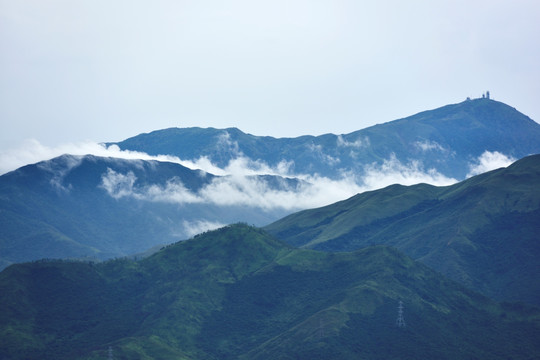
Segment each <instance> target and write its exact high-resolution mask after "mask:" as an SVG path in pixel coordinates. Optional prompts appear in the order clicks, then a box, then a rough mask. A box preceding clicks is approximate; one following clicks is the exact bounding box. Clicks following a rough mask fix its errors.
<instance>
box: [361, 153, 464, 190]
mask: <svg viewBox="0 0 540 360" xmlns="http://www.w3.org/2000/svg"><path fill="white" fill-rule="evenodd" d="M362 182H363V184H364V185H365V186H366V188H368V189H369V190H373V189H379V188H382V187H385V186H388V185H392V184H401V185H413V184H418V183H426V184H431V185H437V186H445V185H451V184H454V183H456V182H457V180H456V179H453V178H448V177H446V176H444V175H442V174H441V173H439V172H437V171H436V170H435V169H428V170H427V171H426V170H425V169H424V168H423V166H422V163H421V162H419V161H410V162H409V163H408V164H403V163H401V162H400V161H399V160H398V159H397V158H396V156H395V155H394V154H392V155H391V156H390V158H389V159H386V160H384V161H383V163H382V164H380V165H379V164H371V165H369V166H366V168H365V175H364V177H363V179H362Z"/></svg>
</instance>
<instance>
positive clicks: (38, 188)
mask: <svg viewBox="0 0 540 360" xmlns="http://www.w3.org/2000/svg"><path fill="white" fill-rule="evenodd" d="M214 179H216V177H215V176H213V175H211V174H207V173H204V172H202V171H193V170H190V169H188V168H185V167H183V166H181V165H178V164H173V163H167V162H157V161H142V160H122V159H114V158H100V157H95V156H70V155H65V156H61V157H58V158H55V159H52V160H49V161H44V162H41V163H38V164H33V165H28V166H25V167H22V168H20V169H18V170H16V171H13V172H11V173H8V174H4V175H2V176H0V269H2V268H4V267H5V266H7V265H9V264H10V263H13V262H21V261H29V260H35V259H41V258H85V257H86V258H97V259H107V258H111V257H115V256H125V255H130V254H135V253H139V252H143V251H145V250H147V249H149V248H151V247H154V246H156V245H163V244H169V243H173V242H176V241H178V240H180V239H186V238H189V237H190V236H191V235H192V233H190V227H191V226H194V227H197V226H198V225H197V224H199V223H201V222H202V223H204V222H205V221H206V222H210V223H218V224H227V223H231V222H237V221H249V222H250V223H253V224H264V223H267V222H269V221H271V219H272V220H273V219H278V218H279V217H281V216H283V215H285V214H286V213H287V212H285V210H283V209H270V210H268V211H263V210H261V211H253V209H252V208H250V207H247V206H236V205H219V204H213V203H208V202H189V201H186V202H182V199H183V198H187V199H188V200H189V196H190V194H194V193H197V191H199V190H200V189H201V188H202V187H204V186H206V185H208V184H210V183H211V182H212V181H213V180H214ZM259 181H261V182H265V183H266V184H268V187H269V188H271V189H272V188H279V186H288V183H286V182H282V181H281V179H275V178H274V177H269V176H267V177H261V178H260V179H259ZM291 181H292V180H289V182H291ZM282 184H285V185H282ZM291 186H294V184H292V185H291ZM156 194H157V195H156ZM159 194H161V195H159ZM192 224H194V225H192Z"/></svg>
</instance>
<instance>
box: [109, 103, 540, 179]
mask: <svg viewBox="0 0 540 360" xmlns="http://www.w3.org/2000/svg"><path fill="white" fill-rule="evenodd" d="M116 144H117V145H118V146H119V147H120V148H121V149H124V150H135V151H142V152H146V153H148V154H151V155H160V154H168V155H174V156H177V157H179V158H181V159H184V160H191V159H198V158H200V157H203V156H204V157H207V158H208V159H209V160H210V161H211V162H213V163H214V164H216V165H218V166H220V167H224V166H226V165H227V164H228V163H229V162H230V161H231V160H233V159H235V158H237V157H239V156H245V157H247V158H249V159H252V160H254V161H256V160H258V161H262V162H264V163H266V164H268V165H270V166H277V165H278V164H279V163H280V162H285V163H287V164H289V165H290V170H291V172H292V173H295V174H315V173H316V174H319V175H322V176H326V177H329V178H337V177H340V176H342V174H344V173H351V172H352V173H355V174H358V175H361V174H363V173H364V172H365V171H366V166H370V165H372V164H379V165H380V164H383V163H384V161H385V160H386V161H387V160H390V159H395V160H397V161H399V162H401V163H403V164H408V163H411V162H415V163H416V164H417V165H418V166H420V167H422V168H423V169H425V170H426V171H428V170H429V169H433V170H435V171H437V172H438V173H440V174H442V175H444V176H446V177H450V178H454V179H457V180H462V179H464V178H465V177H467V175H468V174H469V173H470V168H471V164H474V163H475V161H477V159H478V158H479V157H480V156H481V155H482V154H483V153H484V152H486V151H489V152H499V153H501V154H504V155H506V156H508V157H510V158H514V159H519V158H522V157H524V156H527V155H531V154H536V153H540V125H539V124H538V123H536V122H534V121H533V120H531V119H530V118H529V117H527V116H526V115H523V114H522V113H520V112H519V111H517V110H516V109H515V108H513V107H510V106H508V105H506V104H503V103H501V102H498V101H494V100H490V99H488V98H481V99H474V100H466V101H464V102H461V103H459V104H454V105H447V106H444V107H441V108H438V109H435V110H429V111H424V112H421V113H418V114H416V115H413V116H409V117H407V118H404V119H400V120H395V121H391V122H388V123H384V124H380V125H375V126H372V127H368V128H366V129H363V130H359V131H355V132H352V133H350V134H344V135H334V134H326V135H321V136H301V137H297V138H273V137H262V136H254V135H250V134H245V133H243V132H242V131H240V130H238V129H236V128H229V129H213V128H208V129H202V128H171V129H165V130H158V131H154V132H151V133H148V134H141V135H138V136H135V137H132V138H129V139H127V140H124V141H121V142H118V143H116ZM109 145H110V144H109Z"/></svg>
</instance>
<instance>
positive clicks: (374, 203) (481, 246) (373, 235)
mask: <svg viewBox="0 0 540 360" xmlns="http://www.w3.org/2000/svg"><path fill="white" fill-rule="evenodd" d="M539 184H540V155H534V156H530V157H526V158H524V159H522V160H519V161H517V162H516V163H514V164H512V165H511V166H509V167H508V168H502V169H499V170H495V171H491V172H488V173H485V174H482V175H478V176H475V177H472V178H470V179H468V180H465V181H463V182H460V183H457V184H455V185H452V186H448V187H435V186H430V185H426V184H419V185H414V186H409V187H406V186H400V185H394V186H390V187H387V188H384V189H381V190H376V191H371V192H366V193H362V194H359V195H357V196H355V197H353V198H350V199H348V200H345V201H342V202H339V203H336V204H332V205H329V206H326V207H323V208H318V209H313V210H306V211H302V212H298V213H295V214H292V215H290V216H287V217H285V218H284V219H281V220H279V221H277V222H275V223H273V224H271V225H268V226H267V227H266V228H265V229H266V230H267V231H269V232H270V233H272V234H274V235H275V236H277V237H278V238H279V239H282V240H283V241H286V242H288V243H290V244H292V245H294V246H300V247H308V248H314V249H320V250H325V251H350V250H354V249H360V248H363V247H366V246H370V245H375V244H385V245H390V246H393V247H396V248H398V249H400V250H402V251H403V252H405V253H406V254H408V255H409V256H411V257H412V258H414V259H417V260H419V261H421V262H423V263H425V264H427V265H428V266H430V267H432V268H433V269H435V270H437V271H440V272H441V273H443V274H445V275H447V276H449V277H450V278H452V279H454V280H457V281H459V282H461V283H463V284H465V285H467V286H469V287H471V288H473V289H477V290H479V291H481V292H483V293H484V294H486V295H488V296H490V297H493V298H495V299H499V300H512V301H518V300H519V301H525V302H529V303H532V304H536V305H540V283H539V282H538V279H537V274H539V273H540V261H539V260H538V259H539V258H540V257H539V256H540V187H539Z"/></svg>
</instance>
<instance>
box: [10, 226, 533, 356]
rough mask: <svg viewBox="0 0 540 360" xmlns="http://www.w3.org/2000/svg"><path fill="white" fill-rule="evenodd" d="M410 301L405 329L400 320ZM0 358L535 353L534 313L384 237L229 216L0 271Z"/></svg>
mask: <svg viewBox="0 0 540 360" xmlns="http://www.w3.org/2000/svg"><path fill="white" fill-rule="evenodd" d="M399 301H402V302H403V304H404V317H405V321H406V326H405V327H397V326H396V317H397V305H398V302H399ZM0 307H1V308H2V309H3V311H2V312H1V313H0V359H38V358H39V359H49V358H50V359H52V358H55V359H101V358H104V357H106V354H107V350H108V349H109V348H111V349H112V350H113V352H114V357H115V358H119V359H122V358H123V359H135V358H137V359H151V358H153V359H155V358H178V359H238V358H240V359H298V358H310V359H330V358H331V359H351V358H363V359H364V358H365V359H398V358H399V359H415V358H437V359H470V358H490V359H507V358H509V357H512V358H513V359H530V358H534V357H535V356H536V355H537V354H538V353H539V351H540V345H539V344H538V343H537V341H536V340H537V338H538V336H539V335H540V324H539V322H538V319H539V313H538V310H535V309H525V308H520V307H519V306H516V305H504V306H503V305H499V304H497V303H494V302H492V301H491V300H489V299H487V298H485V297H483V296H481V295H478V294H476V293H474V292H471V291H470V290H467V289H465V288H464V287H462V286H460V285H458V284H457V283H455V282H452V281H449V280H447V279H445V278H444V277H442V276H441V275H439V274H438V273H436V272H434V271H432V270H430V269H429V268H428V267H426V266H424V265H421V264H419V263H417V262H414V261H413V260H411V259H410V258H408V257H406V256H404V255H402V254H401V253H399V252H398V251H396V250H393V249H391V248H388V247H380V246H379V247H370V248H367V249H364V250H361V251H357V252H353V253H337V254H334V253H325V252H317V251H313V250H297V249H293V248H290V247H288V246H287V245H285V244H284V243H281V242H279V241H276V240H275V239H273V238H272V237H271V236H269V235H268V234H267V233H265V232H263V231H262V230H259V229H255V228H252V227H249V226H246V225H233V226H228V227H226V228H223V229H219V230H217V231H213V232H208V233H205V234H202V235H199V236H197V237H196V238H194V239H192V240H188V241H185V242H180V243H177V244H174V245H171V246H168V247H167V248H165V249H163V250H162V251H160V252H158V253H156V254H154V255H153V256H150V257H149V258H146V259H144V260H140V261H137V262H135V261H128V260H114V261H109V262H106V263H101V264H87V263H72V262H60V261H50V262H35V263H27V264H18V265H12V266H10V267H8V268H7V269H5V270H4V271H3V272H2V273H0Z"/></svg>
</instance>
